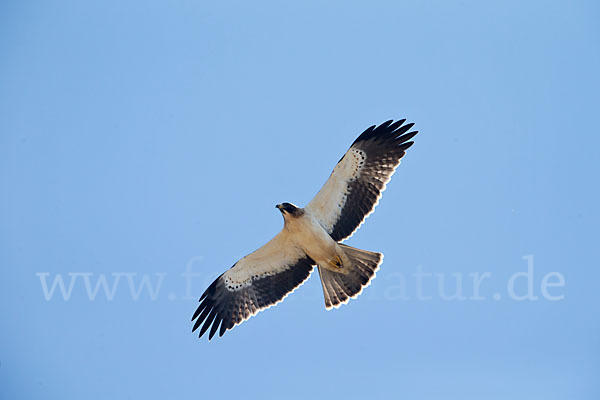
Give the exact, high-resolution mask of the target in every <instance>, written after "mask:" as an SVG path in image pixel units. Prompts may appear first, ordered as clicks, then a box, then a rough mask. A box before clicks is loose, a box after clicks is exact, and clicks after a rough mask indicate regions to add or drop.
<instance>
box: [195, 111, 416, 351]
mask: <svg viewBox="0 0 600 400" xmlns="http://www.w3.org/2000/svg"><path fill="white" fill-rule="evenodd" d="M405 121H406V120H404V119H403V120H400V121H397V122H393V121H387V122H384V123H383V124H381V125H379V126H377V127H376V126H375V125H373V126H371V127H370V128H368V129H367V130H365V131H364V132H363V133H362V134H361V135H360V136H359V137H358V138H357V139H356V140H355V141H354V143H352V145H351V146H350V148H349V149H348V151H347V152H346V154H344V156H343V157H342V158H341V159H340V161H339V162H338V163H337V165H336V166H335V168H334V169H333V172H332V173H331V175H330V176H329V179H328V180H327V182H325V185H324V186H323V187H322V188H321V190H320V191H319V193H317V195H316V196H315V197H314V198H313V199H312V200H311V201H310V202H309V203H308V204H307V205H306V207H304V208H300V207H297V206H295V205H293V204H291V203H282V204H278V205H277V206H276V207H277V208H278V209H279V211H281V214H282V215H283V220H284V226H283V229H282V230H281V232H279V233H278V234H277V235H276V236H275V237H274V238H273V239H271V241H269V242H268V243H267V244H265V245H264V246H263V247H261V248H260V249H258V250H256V251H255V252H253V253H250V254H248V255H247V256H245V257H244V258H242V259H241V260H239V261H238V262H236V263H235V264H234V265H233V267H231V268H230V269H229V270H227V271H225V272H224V273H223V274H222V275H221V276H219V277H218V278H217V279H216V280H215V281H214V282H213V283H212V284H211V285H210V286H209V287H208V289H206V291H205V292H204V294H203V295H202V296H201V297H200V305H199V306H198V308H197V309H196V312H194V316H193V317H192V321H194V320H195V323H194V327H193V329H192V331H196V329H198V328H200V327H201V329H200V334H199V337H202V335H204V333H206V332H207V331H208V329H209V328H210V333H209V335H208V339H209V340H210V339H212V337H213V336H214V335H215V333H217V331H218V332H219V336H223V334H224V333H225V332H226V331H227V330H229V329H231V328H233V327H234V326H236V325H238V324H240V323H242V322H243V321H245V320H247V319H248V318H250V317H252V316H253V315H255V314H256V313H258V312H259V311H261V310H264V309H265V308H268V307H270V306H273V305H275V304H277V303H279V302H280V301H282V300H283V299H284V298H285V297H286V296H287V295H288V294H289V293H291V292H292V291H294V289H296V288H297V287H298V286H300V285H302V284H303V283H304V281H306V279H308V277H309V275H310V273H311V272H312V270H313V267H314V266H315V265H316V266H317V269H318V270H319V276H320V278H321V284H322V285H323V294H324V296H325V308H327V309H331V308H332V307H335V308H337V307H339V306H340V305H342V304H345V303H347V302H348V300H349V299H350V298H354V297H356V296H358V295H359V294H360V293H361V292H362V290H363V288H364V287H366V286H368V285H369V283H370V282H371V280H372V279H373V278H374V277H375V272H376V271H377V270H378V269H379V264H381V261H382V260H383V254H381V253H375V252H372V251H367V250H360V249H357V248H354V247H350V246H346V245H344V244H342V243H341V242H342V241H343V240H345V239H347V238H349V237H350V236H352V234H353V233H354V232H355V231H356V230H357V229H358V227H359V226H360V225H361V224H362V223H363V221H364V220H365V219H366V218H367V217H368V216H369V214H371V212H373V209H374V208H375V206H376V205H377V203H378V201H379V198H380V197H381V193H382V192H383V191H384V190H385V185H386V183H387V182H388V181H389V180H390V178H391V177H392V174H393V173H394V171H395V170H396V167H397V166H398V165H399V164H400V159H401V158H402V157H403V156H404V154H405V152H406V149H408V148H409V147H410V146H412V145H413V142H411V141H410V139H412V138H413V137H414V136H415V135H416V134H417V131H411V132H409V131H410V129H411V128H412V127H413V125H414V124H412V123H411V124H404V123H405Z"/></svg>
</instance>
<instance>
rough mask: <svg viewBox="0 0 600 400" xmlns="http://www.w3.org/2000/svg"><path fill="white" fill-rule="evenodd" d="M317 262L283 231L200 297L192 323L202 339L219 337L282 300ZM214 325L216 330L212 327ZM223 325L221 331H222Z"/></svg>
mask: <svg viewBox="0 0 600 400" xmlns="http://www.w3.org/2000/svg"><path fill="white" fill-rule="evenodd" d="M313 264H314V261H313V260H312V259H311V258H310V257H308V256H307V255H306V254H305V253H304V251H302V250H301V249H300V248H298V247H296V246H295V245H294V244H292V243H291V242H290V240H289V234H288V233H287V232H286V231H281V232H280V233H279V234H278V235H277V236H275V237H274V238H273V239H272V240H271V241H270V242H268V243H267V244H265V245H264V246H263V247H261V248H260V249H258V250H256V251H255V252H254V253H251V254H249V255H247V256H246V257H244V258H242V259H241V260H239V261H238V262H237V263H235V265H234V266H233V267H231V268H230V269H229V270H227V271H226V272H225V273H223V274H222V275H221V276H220V277H218V278H217V279H216V280H215V281H214V282H213V283H212V284H211V285H210V286H209V287H208V289H206V291H205V292H204V294H203V295H202V297H200V305H199V306H198V308H197V309H196V312H195V313H194V316H193V317H192V321H194V320H196V322H195V323H194V328H193V329H192V332H193V331H195V330H196V329H198V328H200V326H202V328H201V329H200V334H199V337H201V336H202V335H204V333H205V332H206V331H207V330H208V328H210V333H209V335H208V339H209V340H210V339H212V337H213V336H214V335H215V333H216V332H217V330H219V336H223V334H224V333H225V331H227V330H229V329H231V328H233V327H234V326H236V325H238V324H240V323H242V322H243V321H245V320H247V319H248V318H250V317H252V316H253V315H255V314H256V313H258V312H259V311H261V310H264V309H265V308H269V307H270V306H272V305H275V304H277V303H279V302H280V301H282V300H283V299H284V298H285V297H286V296H287V295H288V294H289V293H291V292H293V291H294V289H295V288H297V287H298V286H300V285H301V284H302V283H304V281H306V279H307V278H308V277H309V276H310V273H311V272H312V270H313ZM211 326H212V327H211ZM219 326H220V328H219Z"/></svg>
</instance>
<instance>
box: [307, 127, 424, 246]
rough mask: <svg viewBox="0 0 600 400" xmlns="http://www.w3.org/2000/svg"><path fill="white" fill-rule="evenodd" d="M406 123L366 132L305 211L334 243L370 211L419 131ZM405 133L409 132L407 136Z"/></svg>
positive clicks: (357, 224)
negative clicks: (321, 226)
mask: <svg viewBox="0 0 600 400" xmlns="http://www.w3.org/2000/svg"><path fill="white" fill-rule="evenodd" d="M405 121H406V120H400V121H397V122H393V121H387V122H384V123H383V124H381V125H379V126H378V127H375V125H373V126H371V127H370V128H368V129H367V130H365V131H364V132H363V133H362V134H361V135H360V136H359V137H358V138H357V139H356V140H355V141H354V143H352V146H350V148H349V149H348V151H347V152H346V154H344V156H343V157H342V158H341V160H340V161H339V162H338V163H337V165H336V166H335V168H334V169H333V172H332V173H331V176H329V179H328V180H327V182H325V185H323V187H322V188H321V190H320V191H319V193H317V195H316V196H315V197H314V198H313V199H312V200H311V201H310V203H308V205H307V206H306V209H308V210H309V212H310V213H311V214H312V215H313V216H315V217H316V218H317V219H318V220H319V222H320V223H321V225H323V227H324V228H325V230H327V231H328V232H329V234H330V235H331V237H332V238H333V239H334V240H336V241H341V240H344V239H347V238H348V237H350V236H352V234H353V233H354V232H355V231H356V229H358V227H359V226H360V225H361V224H362V223H363V221H364V220H365V219H366V218H367V217H368V216H369V214H371V212H373V209H374V208H375V206H376V205H377V203H378V201H379V198H380V197H381V193H382V192H383V191H384V190H385V185H386V183H387V182H389V180H390V178H391V177H392V174H393V173H394V171H395V170H396V167H397V166H398V165H399V164H400V159H401V158H402V157H403V156H404V154H405V152H406V149H408V148H409V147H410V146H412V144H413V142H411V141H410V139H412V138H413V136H415V135H416V134H417V133H418V132H417V131H412V132H408V131H409V130H410V129H411V128H412V127H413V125H414V124H406V125H403V124H404V122H405ZM407 132H408V133H407Z"/></svg>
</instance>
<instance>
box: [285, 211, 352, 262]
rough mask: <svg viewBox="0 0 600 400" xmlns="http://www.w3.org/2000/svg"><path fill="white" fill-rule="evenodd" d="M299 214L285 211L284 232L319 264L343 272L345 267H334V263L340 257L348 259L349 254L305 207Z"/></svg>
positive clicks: (294, 244)
mask: <svg viewBox="0 0 600 400" xmlns="http://www.w3.org/2000/svg"><path fill="white" fill-rule="evenodd" d="M299 210H301V212H299V213H298V216H295V215H292V214H289V213H284V214H283V217H284V221H285V222H284V226H283V230H282V234H284V235H286V236H288V237H289V238H290V240H291V244H292V245H293V246H296V247H299V248H300V249H302V251H303V252H304V253H305V254H306V255H307V256H309V257H310V258H311V259H312V260H313V261H314V262H315V263H316V264H317V265H319V266H321V267H323V268H327V269H333V270H335V271H337V272H342V271H343V268H341V267H334V266H332V263H333V262H334V261H335V260H336V259H339V258H342V257H343V259H345V260H346V261H347V256H346V254H345V253H344V251H343V250H342V248H341V247H340V245H338V243H337V242H336V241H335V240H333V239H332V238H331V236H330V235H329V233H327V231H325V229H324V228H323V226H322V225H321V223H320V222H319V221H318V220H317V219H316V218H315V217H314V216H313V215H312V214H311V213H310V211H307V210H305V209H302V208H300V209H299Z"/></svg>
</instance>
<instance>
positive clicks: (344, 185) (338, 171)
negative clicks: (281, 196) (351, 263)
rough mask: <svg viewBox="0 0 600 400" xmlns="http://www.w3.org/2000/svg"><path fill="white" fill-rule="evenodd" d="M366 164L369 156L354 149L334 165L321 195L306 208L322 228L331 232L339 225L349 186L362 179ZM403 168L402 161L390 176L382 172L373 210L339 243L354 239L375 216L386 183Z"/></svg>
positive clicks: (396, 165) (393, 168)
mask: <svg viewBox="0 0 600 400" xmlns="http://www.w3.org/2000/svg"><path fill="white" fill-rule="evenodd" d="M366 161H367V154H366V152H364V151H363V150H361V149H356V148H353V147H351V148H350V149H349V150H348V151H347V152H346V154H345V155H344V158H342V160H341V161H340V162H339V163H338V164H337V165H336V166H335V168H334V169H333V172H332V173H331V175H330V176H329V179H328V180H327V182H325V185H323V187H322V188H321V190H320V191H319V193H317V195H316V196H315V197H314V198H313V199H312V200H311V201H310V202H309V203H308V205H307V206H306V208H307V209H309V210H310V212H311V213H312V214H313V215H314V216H315V217H316V218H317V219H318V220H319V221H320V222H321V224H322V225H323V228H325V230H327V231H328V232H331V231H332V229H333V227H334V226H335V224H336V222H337V221H338V220H339V219H340V216H341V213H342V210H343V208H344V205H345V204H346V200H347V198H348V194H349V185H350V183H352V182H353V181H355V180H357V179H360V174H361V170H362V168H363V166H364V165H365V163H366ZM398 165H400V160H398V162H397V163H396V164H395V165H389V167H391V168H392V172H391V173H382V174H381V176H380V178H381V179H380V180H381V182H382V184H383V185H382V188H381V190H380V192H379V194H378V196H377V199H376V201H375V203H373V207H372V208H371V209H370V210H369V212H368V213H367V214H365V216H364V218H363V219H362V221H361V222H360V224H359V225H358V226H357V227H356V229H354V231H352V233H351V234H350V235H348V236H347V237H346V238H344V239H342V240H340V243H341V242H343V241H344V240H346V239H349V238H350V237H352V235H353V234H354V232H356V231H357V230H358V228H360V226H361V225H362V224H363V223H364V222H365V220H366V219H367V218H368V217H369V215H371V214H372V213H373V211H374V210H375V207H376V206H377V204H379V199H381V196H382V194H383V192H384V191H385V189H386V184H387V183H388V182H389V181H390V179H392V175H394V173H395V172H396V168H397V167H398Z"/></svg>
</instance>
